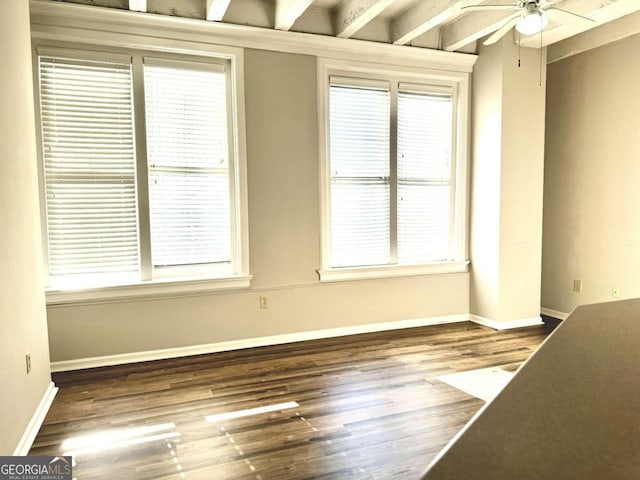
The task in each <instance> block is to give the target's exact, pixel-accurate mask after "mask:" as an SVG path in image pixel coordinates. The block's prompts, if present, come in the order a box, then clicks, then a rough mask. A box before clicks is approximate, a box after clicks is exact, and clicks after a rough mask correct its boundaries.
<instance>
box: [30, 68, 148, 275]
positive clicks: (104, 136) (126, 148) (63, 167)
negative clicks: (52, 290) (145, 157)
mask: <svg viewBox="0 0 640 480" xmlns="http://www.w3.org/2000/svg"><path fill="white" fill-rule="evenodd" d="M39 74H40V102H41V120H42V138H43V149H44V152H43V156H44V174H45V189H46V210H47V211H46V216H47V235H48V242H49V270H50V275H51V277H52V284H56V280H62V279H63V278H64V279H68V278H69V277H73V276H82V277H83V278H86V277H88V276H92V277H96V279H99V278H102V277H107V276H113V275H117V274H121V273H123V272H135V271H137V270H138V266H139V256H138V230H137V211H136V189H135V160H134V142H133V119H132V94H131V88H132V85H131V65H130V64H116V63H105V62H93V61H81V60H72V59H66V58H54V57H47V56H41V57H40V58H39ZM56 277H57V279H56Z"/></svg>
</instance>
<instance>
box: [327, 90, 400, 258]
mask: <svg viewBox="0 0 640 480" xmlns="http://www.w3.org/2000/svg"><path fill="white" fill-rule="evenodd" d="M389 101H390V100H389V91H388V90H380V89H371V88H356V87H343V86H335V85H332V86H331V87H330V112H331V113H330V119H329V122H330V124H329V125H330V131H329V136H330V168H331V244H332V246H331V249H332V250H331V256H332V259H331V262H332V266H334V267H345V266H364V265H383V264H386V263H389V252H390V241H389V238H390V236H389V192H390V188H389V177H388V176H389Z"/></svg>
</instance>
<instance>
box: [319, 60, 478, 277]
mask: <svg viewBox="0 0 640 480" xmlns="http://www.w3.org/2000/svg"><path fill="white" fill-rule="evenodd" d="M332 77H334V78H336V77H337V78H340V79H341V80H342V79H344V78H347V79H353V85H354V86H356V85H357V84H358V83H361V84H363V85H366V84H367V83H368V82H380V81H383V82H389V85H390V89H391V99H390V102H391V105H390V109H391V116H390V122H391V123H390V129H391V131H390V158H389V162H390V163H389V165H390V177H391V191H390V209H391V210H390V219H389V222H390V228H391V247H390V256H391V262H396V261H397V260H396V258H397V257H396V256H395V255H394V254H395V253H396V252H397V243H396V242H397V214H398V210H397V188H398V178H397V108H398V101H397V98H398V91H399V90H403V91H405V90H406V88H402V89H401V88H399V87H400V86H401V84H402V85H403V86H410V87H411V89H412V90H415V91H420V90H423V91H425V92H434V93H437V92H438V91H440V92H442V91H443V89H444V90H448V91H450V92H451V93H452V99H453V105H454V111H453V121H454V129H453V132H452V134H453V145H452V157H453V158H452V170H453V171H452V176H451V196H452V211H451V218H452V221H451V230H452V232H451V239H452V240H451V242H452V254H453V257H454V258H453V259H451V260H448V261H441V262H430V263H419V264H398V263H389V264H385V265H373V266H359V267H333V266H332V263H331V170H330V159H329V152H330V145H329V131H330V125H329V88H330V85H331V78H332ZM469 84H470V75H469V73H467V72H463V71H460V72H457V71H445V70H432V69H427V68H416V67H405V66H395V65H383V64H374V63H368V62H347V61H343V60H337V59H329V58H322V57H318V59H317V86H318V98H317V101H318V126H319V129H318V130H319V132H318V153H319V173H320V175H319V176H320V235H321V238H320V247H321V267H320V268H319V269H318V270H317V272H318V275H319V278H320V281H321V282H335V281H348V280H360V279H369V278H387V277H404V276H416V275H427V274H445V273H462V272H467V271H468V265H469V261H468V233H467V232H468V183H469V182H468V156H469V151H468V150H469V143H468V135H469V100H470V99H469V90H470V88H469ZM394 232H395V233H394Z"/></svg>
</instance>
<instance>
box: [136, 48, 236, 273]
mask: <svg viewBox="0 0 640 480" xmlns="http://www.w3.org/2000/svg"><path fill="white" fill-rule="evenodd" d="M209 67H212V66H207V67H201V68H198V67H185V66H171V65H167V64H162V63H158V64H155V63H154V62H152V61H148V60H147V59H145V67H144V84H145V110H146V126H147V161H148V172H149V209H150V217H151V254H152V262H153V266H154V268H163V267H171V266H178V265H201V264H212V263H229V264H230V262H231V202H230V198H231V197H230V190H229V181H230V177H229V137H228V128H229V127H228V125H227V118H228V110H227V92H226V75H225V73H224V70H223V69H222V67H220V68H219V69H216V68H209Z"/></svg>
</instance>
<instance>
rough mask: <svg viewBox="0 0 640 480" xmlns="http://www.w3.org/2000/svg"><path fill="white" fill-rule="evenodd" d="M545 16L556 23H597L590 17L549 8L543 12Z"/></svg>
mask: <svg viewBox="0 0 640 480" xmlns="http://www.w3.org/2000/svg"><path fill="white" fill-rule="evenodd" d="M543 12H544V14H545V15H546V16H547V17H549V20H552V21H553V22H555V23H575V22H589V23H595V20H593V19H592V18H589V17H584V16H582V15H578V14H577V13H573V12H569V11H567V10H562V9H561V8H555V7H551V8H547V9H546V10H543Z"/></svg>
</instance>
